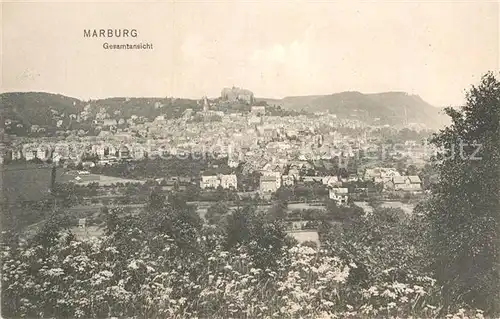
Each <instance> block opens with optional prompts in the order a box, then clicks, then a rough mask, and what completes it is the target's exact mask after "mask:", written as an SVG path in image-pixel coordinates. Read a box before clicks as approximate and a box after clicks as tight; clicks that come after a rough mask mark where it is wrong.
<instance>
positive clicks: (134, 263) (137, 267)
mask: <svg viewBox="0 0 500 319" xmlns="http://www.w3.org/2000/svg"><path fill="white" fill-rule="evenodd" d="M128 268H130V269H134V270H135V269H139V266H137V263H136V261H135V260H132V261H131V262H130V264H128Z"/></svg>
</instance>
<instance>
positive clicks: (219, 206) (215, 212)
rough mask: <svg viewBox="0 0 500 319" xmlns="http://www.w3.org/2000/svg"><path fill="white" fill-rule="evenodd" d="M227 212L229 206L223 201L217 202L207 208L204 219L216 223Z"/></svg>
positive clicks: (212, 223)
mask: <svg viewBox="0 0 500 319" xmlns="http://www.w3.org/2000/svg"><path fill="white" fill-rule="evenodd" d="M228 212H229V207H228V206H227V205H226V204H225V203H224V202H217V203H215V204H214V205H212V206H210V207H209V208H208V210H207V214H206V215H205V219H206V220H207V222H208V223H209V224H211V225H217V224H219V222H220V220H221V218H222V217H224V216H225V215H226V214H227V213H228Z"/></svg>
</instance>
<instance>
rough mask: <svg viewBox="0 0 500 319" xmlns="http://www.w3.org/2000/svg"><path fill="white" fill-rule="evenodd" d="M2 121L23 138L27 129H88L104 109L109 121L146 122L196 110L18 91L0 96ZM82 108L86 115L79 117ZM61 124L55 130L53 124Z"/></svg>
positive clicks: (166, 102)
mask: <svg viewBox="0 0 500 319" xmlns="http://www.w3.org/2000/svg"><path fill="white" fill-rule="evenodd" d="M0 103H1V104H2V109H1V110H0V111H1V113H2V114H1V115H2V118H3V119H5V120H6V121H8V122H9V124H8V125H6V127H5V130H6V132H7V133H10V134H17V135H24V134H26V133H27V132H29V131H30V128H31V126H33V125H38V126H40V127H42V128H45V130H44V132H46V133H50V132H51V131H54V130H56V129H57V130H72V129H80V128H82V129H84V130H88V129H89V127H90V126H91V125H92V119H93V118H94V117H95V114H97V113H98V112H100V111H101V110H104V111H105V112H106V113H108V114H109V118H113V119H117V120H118V119H120V118H129V117H130V116H132V115H136V116H138V117H144V118H146V119H148V120H152V119H154V118H155V117H156V116H159V115H164V116H165V117H167V118H177V117H179V116H181V115H182V113H183V112H184V111H185V110H186V109H188V108H192V109H200V108H201V107H200V106H199V105H198V103H197V101H196V100H191V99H176V98H124V97H117V98H107V99H99V100H90V101H82V100H79V99H76V98H71V97H67V96H64V95H60V94H51V93H44V92H22V93H17V92H15V93H3V94H0ZM85 109H86V111H85V112H86V113H87V114H88V115H89V116H88V119H86V118H85V116H82V117H79V116H78V115H79V114H82V112H83V111H84V110H85ZM58 122H59V123H62V124H61V125H60V126H59V127H57V123H58Z"/></svg>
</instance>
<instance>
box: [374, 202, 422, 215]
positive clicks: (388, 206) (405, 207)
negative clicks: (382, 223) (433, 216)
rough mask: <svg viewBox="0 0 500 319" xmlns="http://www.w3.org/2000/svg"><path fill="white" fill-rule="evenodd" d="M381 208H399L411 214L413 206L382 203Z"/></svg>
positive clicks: (398, 203) (399, 203)
mask: <svg viewBox="0 0 500 319" xmlns="http://www.w3.org/2000/svg"><path fill="white" fill-rule="evenodd" d="M381 206H382V207H384V208H401V209H402V210H403V211H404V212H405V213H407V214H409V215H410V214H412V213H413V209H414V208H415V205H413V204H405V203H402V202H383V203H382V205H381Z"/></svg>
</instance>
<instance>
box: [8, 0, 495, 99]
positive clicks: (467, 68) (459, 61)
mask: <svg viewBox="0 0 500 319" xmlns="http://www.w3.org/2000/svg"><path fill="white" fill-rule="evenodd" d="M1 11H2V37H1V41H2V61H1V66H2V79H1V80H2V82H1V89H2V92H9V91H44V92H51V93H59V94H64V95H68V96H72V97H77V98H82V99H89V98H105V97H115V96H122V97H139V96H147V97H166V96H169V97H186V98H201V97H202V96H208V97H216V96H219V95H220V91H221V90H222V88H224V87H231V86H233V85H234V86H238V87H243V88H246V89H249V90H251V91H253V92H254V94H255V95H256V96H257V97H267V98H281V97H285V96H295V95H316V94H333V93H337V92H342V91H360V92H363V93H375V92H385V91H405V92H408V93H410V94H418V95H420V96H421V97H422V98H423V99H424V100H426V101H427V102H429V103H431V104H433V105H435V106H448V105H460V104H463V101H464V92H465V90H467V89H469V88H470V86H471V85H472V84H477V83H478V82H479V80H480V78H481V75H483V74H484V73H485V72H487V71H490V70H491V71H498V70H499V58H500V55H499V5H498V3H497V2H492V1H488V2H487V1H482V2H481V1H439V2H438V1H435V2H433V1H419V2H416V1H407V2H403V1H379V2H376V3H374V2H354V1H332V2H325V1H315V2H307V1H287V2H285V1H274V2H271V1H257V0H253V1H245V2H243V1H226V0H212V1H175V2H157V1H155V2H153V1H148V2H140V3H139V2H119V3H118V2H110V1H107V2H102V3H101V2H95V1H94V2H82V1H79V2H65V3H63V2H50V3H49V2H36V1H31V2H29V3H28V2H18V1H16V2H2V7H1ZM101 28H104V29H108V28H111V29H123V28H126V29H136V30H137V32H138V37H137V38H108V39H106V38H84V36H83V30H84V29H101ZM104 42H108V43H111V44H125V43H130V44H136V43H152V44H153V49H152V50H105V49H103V43H104Z"/></svg>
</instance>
